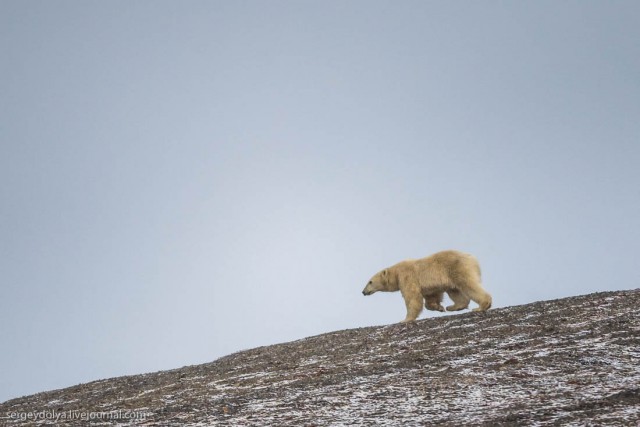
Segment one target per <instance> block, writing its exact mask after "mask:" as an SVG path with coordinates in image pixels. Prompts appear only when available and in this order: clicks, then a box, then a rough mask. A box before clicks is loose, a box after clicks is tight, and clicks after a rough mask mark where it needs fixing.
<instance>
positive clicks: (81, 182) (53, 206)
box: [0, 0, 640, 401]
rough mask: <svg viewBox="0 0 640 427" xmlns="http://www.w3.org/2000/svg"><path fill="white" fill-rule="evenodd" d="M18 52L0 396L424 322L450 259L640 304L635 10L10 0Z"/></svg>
mask: <svg viewBox="0 0 640 427" xmlns="http://www.w3.org/2000/svg"><path fill="white" fill-rule="evenodd" d="M0 54H1V57H0V58H1V59H0V64H1V68H0V73H1V79H0V144H1V145H0V192H1V193H0V195H1V196H2V198H1V204H0V280H1V281H2V283H1V291H2V293H1V297H0V342H1V347H2V351H0V401H4V400H7V399H10V398H13V397H18V396H21V395H25V394H31V393H35V392H40V391H45V390H49V389H55V388H61V387H67V386H72V385H75V384H78V383H83V382H88V381H91V380H97V379H102V378H108V377H113V376H120V375H128V374H138V373H144V372H151V371H156V370H164V369H171V368H178V367H181V366H184V365H191V364H199V363H204V362H209V361H212V360H215V359H216V358H218V357H221V356H224V355H226V354H229V353H232V352H236V351H239V350H242V349H248V348H252V347H256V346H261V345H269V344H275V343H279V342H283V341H290V340H294V339H299V338H304V337H307V336H310V335H315V334H320V333H323V332H329V331H334V330H340V329H347V328H357V327H363V326H370V325H381V324H388V323H392V322H397V321H400V320H402V319H403V318H404V315H405V309H404V304H403V302H402V299H401V296H400V294H399V293H395V294H376V295H373V296H371V297H366V298H365V297H363V296H362V294H361V291H362V288H363V287H364V285H365V284H366V282H367V281H368V279H369V278H370V276H372V275H373V274H374V273H376V272H377V271H378V270H380V269H382V268H384V267H386V266H389V265H391V264H394V263H396V262H398V261H400V260H403V259H405V258H417V257H422V256H426V255H429V254H431V253H433V252H437V251H439V250H442V249H450V248H453V249H459V250H463V251H467V252H470V253H473V254H475V255H476V256H477V257H478V259H479V260H480V263H481V265H482V268H483V280H484V284H485V287H486V289H487V290H488V291H489V292H490V293H491V294H492V295H493V301H494V307H505V306H510V305H514V304H524V303H529V302H533V301H538V300H546V299H553V298H560V297H566V296H572V295H578V294H586V293H591V292H596V291H605V290H619V289H632V288H637V287H638V286H640V280H639V279H640V272H639V268H638V254H639V253H640V78H639V76H640V3H639V2H637V1H606V2H604V1H597V2H591V1H582V0H580V1H562V2H558V1H555V0H553V1H535V2H533V1H531V2H501V1H484V2H479V1H478V2H463V1H441V2H438V1H422V0H421V1H396V0H393V1H372V0H365V1H329V0H317V1H305V0H291V1H273V0H269V1H238V0H233V1H231V0H229V1H136V2H131V1H87V0H82V1H79V0H78V1H62V0H57V1H22V0H20V1H13V0H11V1H9V0H0ZM435 315H439V314H434V313H433V312H427V313H423V315H422V318H424V317H427V316H435Z"/></svg>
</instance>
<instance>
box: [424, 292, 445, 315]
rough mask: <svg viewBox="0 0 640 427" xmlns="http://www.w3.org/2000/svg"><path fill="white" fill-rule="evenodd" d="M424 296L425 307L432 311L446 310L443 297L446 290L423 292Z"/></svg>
mask: <svg viewBox="0 0 640 427" xmlns="http://www.w3.org/2000/svg"><path fill="white" fill-rule="evenodd" d="M422 296H423V297H424V308H426V309H427V310H431V311H444V307H443V306H442V298H443V296H444V292H431V293H429V292H424V291H423V292H422Z"/></svg>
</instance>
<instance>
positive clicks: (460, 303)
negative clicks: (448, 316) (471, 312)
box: [447, 289, 471, 311]
mask: <svg viewBox="0 0 640 427" xmlns="http://www.w3.org/2000/svg"><path fill="white" fill-rule="evenodd" d="M447 295H449V298H451V301H453V305H450V306H448V307H447V311H459V310H464V309H465V308H467V307H469V302H470V301H471V298H469V297H468V296H467V295H466V294H465V293H463V292H461V291H459V290H458V289H451V290H449V291H447Z"/></svg>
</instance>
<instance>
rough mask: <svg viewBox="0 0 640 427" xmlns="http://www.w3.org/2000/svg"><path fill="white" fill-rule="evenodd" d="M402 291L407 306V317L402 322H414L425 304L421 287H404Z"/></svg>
mask: <svg viewBox="0 0 640 427" xmlns="http://www.w3.org/2000/svg"><path fill="white" fill-rule="evenodd" d="M400 292H401V293H402V297H403V298H404V303H405V305H406V306H407V317H406V318H405V319H404V320H403V321H402V323H408V322H413V321H415V320H416V319H417V318H418V316H419V315H420V312H421V311H422V306H423V304H424V298H423V297H422V293H420V289H419V287H418V286H417V285H413V286H411V285H410V286H406V287H402V288H401V289H400Z"/></svg>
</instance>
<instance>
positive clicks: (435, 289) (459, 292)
mask: <svg viewBox="0 0 640 427" xmlns="http://www.w3.org/2000/svg"><path fill="white" fill-rule="evenodd" d="M398 290H399V291H400V292H401V293H402V297H403V298H404V302H405V305H406V306H407V317H406V318H405V319H404V320H403V322H404V323H406V322H413V321H414V320H416V319H417V318H418V316H419V315H420V312H421V311H422V306H423V304H424V306H425V308H426V309H427V310H433V311H445V309H444V307H442V297H443V295H444V293H445V292H446V293H447V294H448V295H449V297H450V298H451V300H452V301H453V305H450V306H448V307H447V311H457V310H464V309H465V308H467V307H468V306H469V302H470V301H471V300H473V301H475V302H476V303H477V304H478V307H477V308H474V309H473V311H485V310H488V309H489V308H490V307H491V295H489V294H488V293H487V291H485V290H484V289H483V287H482V283H481V282H480V265H479V264H478V260H477V259H476V258H475V257H474V256H473V255H470V254H466V253H463V252H458V251H442V252H437V253H435V254H433V255H431V256H428V257H426V258H420V259H415V260H406V261H402V262H399V263H397V264H395V265H393V266H391V267H389V268H385V269H384V270H382V271H380V272H379V273H377V274H376V275H375V276H373V277H372V278H371V280H369V283H367V286H365V288H364V289H363V291H362V294H363V295H371V294H373V293H374V292H378V291H382V292H395V291H398Z"/></svg>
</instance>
